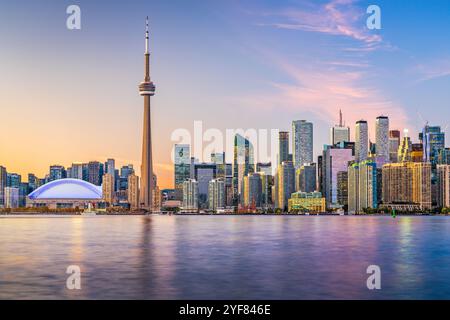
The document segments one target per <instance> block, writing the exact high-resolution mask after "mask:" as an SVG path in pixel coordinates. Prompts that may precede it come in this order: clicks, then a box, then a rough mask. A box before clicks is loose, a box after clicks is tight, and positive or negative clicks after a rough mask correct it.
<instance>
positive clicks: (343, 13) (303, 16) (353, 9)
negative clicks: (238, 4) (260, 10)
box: [260, 0, 382, 51]
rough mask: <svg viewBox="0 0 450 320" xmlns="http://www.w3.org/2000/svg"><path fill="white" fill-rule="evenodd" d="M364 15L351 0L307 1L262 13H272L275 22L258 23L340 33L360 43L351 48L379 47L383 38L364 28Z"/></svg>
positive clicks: (333, 33)
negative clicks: (306, 2)
mask: <svg viewBox="0 0 450 320" xmlns="http://www.w3.org/2000/svg"><path fill="white" fill-rule="evenodd" d="M365 14H366V12H365V10H364V8H361V7H358V6H356V5H355V1H353V0H333V1H331V2H328V3H326V4H313V3H309V5H308V6H307V7H305V8H302V9H299V8H287V9H284V10H279V11H277V12H272V13H266V14H264V16H266V17H268V16H273V17H274V21H271V22H269V23H261V24H260V25H261V26H273V27H275V28H280V29H290V30H301V31H306V32H317V33H323V34H328V35H335V36H343V37H347V38H351V39H353V40H357V41H358V42H360V43H362V44H363V47H359V48H353V50H365V51H372V50H375V49H377V48H378V45H379V44H380V43H381V42H382V37H381V36H380V35H379V34H376V33H374V32H373V31H371V30H368V29H367V28H366V27H365V20H364V17H365ZM349 49H351V48H349Z"/></svg>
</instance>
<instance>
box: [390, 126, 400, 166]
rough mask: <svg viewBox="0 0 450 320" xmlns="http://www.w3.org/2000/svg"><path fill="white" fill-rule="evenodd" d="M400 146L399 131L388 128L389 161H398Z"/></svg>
mask: <svg viewBox="0 0 450 320" xmlns="http://www.w3.org/2000/svg"><path fill="white" fill-rule="evenodd" d="M399 146H400V131H398V130H389V162H393V163H395V162H398V147H399Z"/></svg>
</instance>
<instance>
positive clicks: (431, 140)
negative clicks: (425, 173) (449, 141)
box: [419, 124, 445, 165]
mask: <svg viewBox="0 0 450 320" xmlns="http://www.w3.org/2000/svg"><path fill="white" fill-rule="evenodd" d="M419 139H420V141H421V142H422V144H423V162H430V163H431V164H432V165H436V164H437V160H438V156H439V150H441V149H444V148H445V133H444V132H442V131H441V127H440V126H429V125H428V124H426V125H425V127H424V128H423V130H422V132H421V133H420V134H419Z"/></svg>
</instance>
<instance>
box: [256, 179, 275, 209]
mask: <svg viewBox="0 0 450 320" xmlns="http://www.w3.org/2000/svg"><path fill="white" fill-rule="evenodd" d="M259 175H260V176H261V206H262V208H263V209H269V208H271V207H272V187H273V184H274V178H273V175H271V174H266V173H265V172H264V171H261V172H259Z"/></svg>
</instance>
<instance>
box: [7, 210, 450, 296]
mask: <svg viewBox="0 0 450 320" xmlns="http://www.w3.org/2000/svg"><path fill="white" fill-rule="evenodd" d="M372 264H376V265H379V266H380V268H381V272H382V277H381V282H382V289H381V290H374V291H370V290H368V289H367V287H366V280H367V277H368V275H367V274H366V268H367V266H369V265H372ZM69 265H78V266H80V268H81V271H82V279H81V286H82V289H81V290H68V289H66V279H67V276H68V275H67V274H66V273H65V272H66V268H67V267H68V266H69ZM0 298H1V299H34V298H42V299H58V298H63V299H86V298H88V299H110V298H112V299H410V298H417V299H450V218H447V217H397V218H396V219H394V218H390V217H351V216H349V217H328V216H327V217H313V216H309V217H308V216H304V217H301V216H298V217H297V216H278V217H277V216H150V217H144V216H130V217H126V216H117V217H114V216H107V217H43V216H40V217H0Z"/></svg>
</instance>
